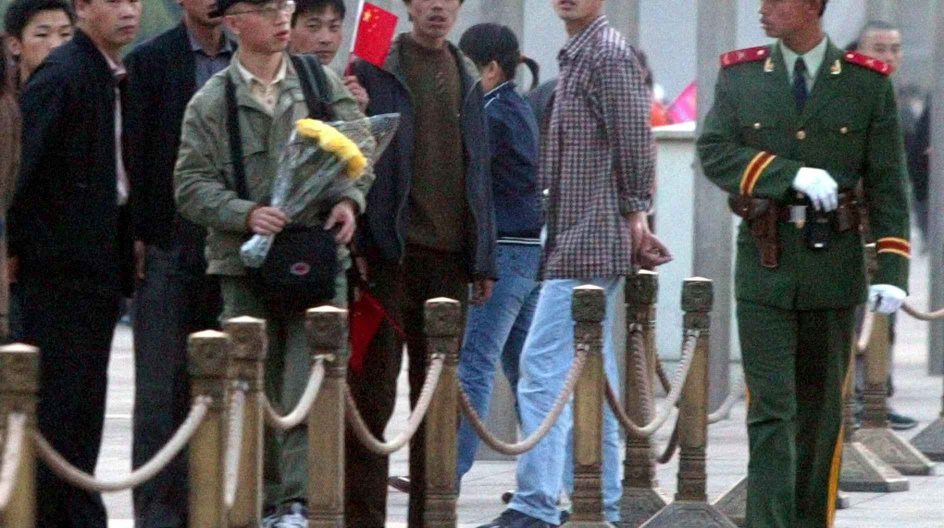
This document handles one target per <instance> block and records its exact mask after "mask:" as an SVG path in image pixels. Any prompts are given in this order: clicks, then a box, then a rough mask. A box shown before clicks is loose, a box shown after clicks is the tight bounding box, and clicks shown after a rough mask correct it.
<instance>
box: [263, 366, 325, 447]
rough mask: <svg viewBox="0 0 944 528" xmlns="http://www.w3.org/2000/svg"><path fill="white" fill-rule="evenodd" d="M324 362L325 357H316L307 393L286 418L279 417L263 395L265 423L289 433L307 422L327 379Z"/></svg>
mask: <svg viewBox="0 0 944 528" xmlns="http://www.w3.org/2000/svg"><path fill="white" fill-rule="evenodd" d="M324 361H325V358H324V356H316V357H315V362H314V364H313V365H312V366H311V374H310V375H309V376H308V384H307V385H305V392H303V393H302V397H301V398H300V399H299V400H298V405H296V406H295V409H294V410H292V412H290V413H289V414H287V415H286V416H279V413H278V412H277V411H276V410H275V408H274V407H273V406H272V402H270V401H269V399H268V398H266V397H265V396H264V395H263V399H262V402H263V403H262V405H263V407H264V408H265V421H266V424H268V425H269V427H272V428H275V429H279V430H282V431H287V430H289V429H292V428H293V427H298V426H299V425H301V423H302V422H304V421H305V418H307V417H308V413H309V412H311V406H312V405H314V403H315V400H316V399H318V393H319V392H321V384H322V382H324V377H325V366H324Z"/></svg>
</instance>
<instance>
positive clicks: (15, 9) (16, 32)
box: [3, 0, 75, 39]
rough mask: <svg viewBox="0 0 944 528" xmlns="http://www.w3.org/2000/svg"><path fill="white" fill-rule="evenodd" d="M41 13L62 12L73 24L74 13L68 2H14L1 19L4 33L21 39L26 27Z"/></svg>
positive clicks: (38, 0) (19, 0) (26, 0)
mask: <svg viewBox="0 0 944 528" xmlns="http://www.w3.org/2000/svg"><path fill="white" fill-rule="evenodd" d="M43 11H63V12H65V14H66V16H67V17H69V22H71V23H72V24H75V11H73V9H72V3H71V2H69V0H14V2H13V3H12V4H10V7H9V8H8V9H7V14H6V15H5V16H4V17H3V26H4V31H6V32H7V34H8V35H10V36H12V37H16V38H18V39H21V38H23V30H24V29H26V25H27V24H29V23H30V20H32V19H33V17H34V16H36V15H37V14H38V13H41V12H43Z"/></svg>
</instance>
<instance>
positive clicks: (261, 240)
mask: <svg viewBox="0 0 944 528" xmlns="http://www.w3.org/2000/svg"><path fill="white" fill-rule="evenodd" d="M399 122H400V114H384V115H379V116H373V117H368V118H364V119H358V120H355V121H338V122H333V123H326V122H324V121H318V120H316V119H302V120H300V121H298V122H297V123H296V125H295V128H294V129H293V130H292V133H291V135H290V136H289V140H288V144H287V145H286V146H285V149H284V150H283V152H282V157H281V159H280V160H279V167H278V172H277V174H276V177H275V181H274V182H273V184H272V198H271V201H270V204H269V205H271V206H272V207H278V208H279V209H281V210H282V212H284V213H285V214H286V215H287V216H288V217H289V220H290V221H293V222H294V221H300V220H302V219H307V218H310V217H312V216H313V215H319V214H321V213H322V212H324V210H325V209H326V208H327V207H329V206H330V205H332V204H333V203H334V202H336V201H337V199H338V197H339V195H340V193H341V192H343V191H344V190H346V189H347V188H348V187H349V186H350V185H353V182H354V181H356V180H358V179H359V178H361V177H362V176H363V175H364V172H365V171H366V170H367V168H368V167H369V166H370V165H371V164H373V163H374V162H375V161H376V160H377V158H379V157H380V155H381V154H382V153H383V151H384V149H385V148H387V145H389V144H390V140H391V139H393V135H394V133H395V132H396V130H397V126H398V125H399ZM274 240H275V236H272V235H269V236H266V235H254V236H253V237H252V238H250V239H249V240H248V241H247V242H246V243H245V244H243V245H242V248H241V249H240V256H241V257H242V260H243V264H245V265H246V266H247V267H250V268H258V267H260V266H262V263H263V262H265V259H266V256H267V255H268V254H269V249H270V248H271V247H272V243H273V241H274Z"/></svg>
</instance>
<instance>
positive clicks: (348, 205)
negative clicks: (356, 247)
mask: <svg viewBox="0 0 944 528" xmlns="http://www.w3.org/2000/svg"><path fill="white" fill-rule="evenodd" d="M354 208H355V205H354V202H352V201H351V200H348V199H344V200H341V201H340V202H338V203H337V205H335V206H334V208H333V209H331V214H330V215H329V216H328V220H327V221H326V222H325V225H324V228H325V231H328V230H330V229H333V228H334V226H339V229H338V234H337V236H335V237H334V240H335V242H337V243H338V244H348V243H350V242H351V239H352V238H354V230H355V229H356V228H357V216H356V215H355V214H354Z"/></svg>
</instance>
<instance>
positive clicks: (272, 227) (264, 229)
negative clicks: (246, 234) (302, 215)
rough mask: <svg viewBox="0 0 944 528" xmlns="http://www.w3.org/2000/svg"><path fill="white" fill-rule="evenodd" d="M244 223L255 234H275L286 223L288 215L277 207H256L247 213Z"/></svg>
mask: <svg viewBox="0 0 944 528" xmlns="http://www.w3.org/2000/svg"><path fill="white" fill-rule="evenodd" d="M246 223H247V224H248V225H249V230H250V231H252V232H253V233H255V234H257V235H263V236H270V235H277V234H279V233H281V232H282V230H283V229H285V226H286V225H288V216H287V215H286V214H285V213H283V212H282V210H281V209H279V208H277V207H256V208H255V209H253V210H252V212H251V213H249V220H248V221H247V222H246Z"/></svg>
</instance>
